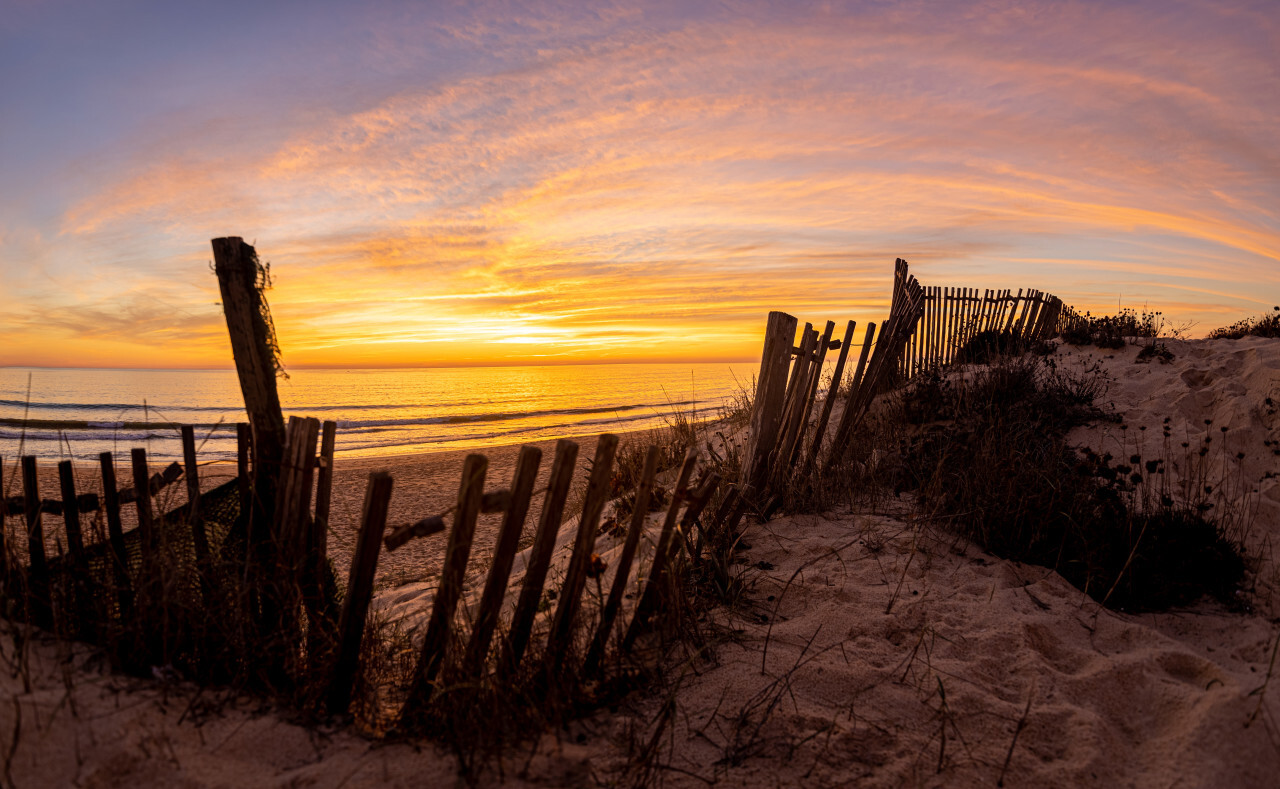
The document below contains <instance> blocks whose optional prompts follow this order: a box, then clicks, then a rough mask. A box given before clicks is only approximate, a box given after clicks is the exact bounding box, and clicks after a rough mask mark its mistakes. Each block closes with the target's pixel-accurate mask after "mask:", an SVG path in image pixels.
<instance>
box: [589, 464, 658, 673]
mask: <svg viewBox="0 0 1280 789" xmlns="http://www.w3.org/2000/svg"><path fill="white" fill-rule="evenodd" d="M659 454H660V453H659V450H658V448H657V447H654V446H651V447H649V451H648V452H647V453H646V454H645V457H644V470H643V471H642V472H641V474H640V486H639V487H637V488H636V492H635V501H634V504H633V507H632V510H631V526H630V528H629V529H628V530H627V540H626V542H625V543H623V545H622V552H621V553H620V554H619V555H618V561H617V567H616V568H614V574H613V585H612V586H611V587H610V588H609V599H608V600H607V601H606V602H605V605H604V609H603V610H602V611H601V613H600V624H599V625H598V626H597V627H596V635H595V638H593V639H592V640H591V648H590V649H589V650H588V651H587V659H586V661H584V663H583V667H582V673H583V675H584V676H586V677H588V678H591V677H595V676H597V674H598V673H599V670H600V665H601V661H602V660H603V658H604V651H605V647H606V646H607V645H608V642H609V633H610V631H611V630H612V629H613V624H614V622H615V621H616V620H617V617H618V610H619V609H620V608H621V607H622V596H623V595H624V594H626V591H627V581H628V580H629V579H630V578H631V563H632V562H634V561H635V557H636V550H637V549H638V548H639V547H640V535H641V533H642V532H643V531H644V524H645V521H646V520H647V519H648V515H649V500H650V498H652V495H653V481H654V478H655V477H656V476H657V474H658V455H659ZM619 635H621V634H619Z"/></svg>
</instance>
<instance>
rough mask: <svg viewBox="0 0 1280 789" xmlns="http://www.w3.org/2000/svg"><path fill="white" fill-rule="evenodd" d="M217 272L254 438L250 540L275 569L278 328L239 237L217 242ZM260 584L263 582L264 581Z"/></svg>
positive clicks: (280, 434) (261, 278)
mask: <svg viewBox="0 0 1280 789" xmlns="http://www.w3.org/2000/svg"><path fill="white" fill-rule="evenodd" d="M211 243H212V244H213V269H214V272H215V273H216V274H217V276H218V288H219V290H220V291H221V293H222V311H223V313H224V315H225V316H226V319H227V333H228V334H229V336H230V338H231V355H232V357H233V358H234V359H235V363H236V374H237V375H238V377H239V379H240V393H241V395H242V396H243V397H244V407H245V411H246V412H247V413H248V415H249V424H250V426H251V428H252V434H253V449H254V454H253V461H254V462H253V472H254V480H253V483H254V484H253V496H254V500H255V501H254V503H255V505H256V506H254V507H253V517H252V519H251V520H250V522H249V523H248V524H247V527H248V529H247V535H248V538H249V542H250V544H251V545H252V546H253V547H254V549H255V554H256V559H257V560H258V561H259V562H260V563H261V565H262V567H260V568H259V570H260V574H261V573H265V572H266V569H267V568H268V567H270V565H271V561H270V559H271V556H270V550H271V549H270V543H271V540H270V537H271V534H270V529H271V518H272V515H273V514H274V512H275V496H276V481H277V477H278V476H279V473H280V462H281V460H282V459H283V456H284V444H285V428H284V416H283V414H282V412H281V410H280V394H279V392H278V391H277V389H276V372H277V369H278V360H277V346H276V341H275V328H274V326H272V323H271V312H270V309H269V308H268V306H267V301H266V298H265V297H264V296H263V295H262V291H263V290H264V289H265V288H266V287H267V285H268V284H269V283H268V281H267V273H266V269H265V268H264V267H263V266H262V265H261V264H260V263H259V262H258V253H257V252H256V251H255V250H254V248H253V247H252V246H250V245H249V244H246V243H245V242H244V240H243V239H241V238H239V237H237V236H231V237H228V238H215V239H213V241H212V242H211ZM257 580H258V582H260V581H261V578H260V577H259V578H258V579H257Z"/></svg>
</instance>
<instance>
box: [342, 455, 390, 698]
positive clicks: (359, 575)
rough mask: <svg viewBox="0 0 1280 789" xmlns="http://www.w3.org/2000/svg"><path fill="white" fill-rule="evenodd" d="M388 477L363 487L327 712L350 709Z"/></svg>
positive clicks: (375, 476) (378, 474) (377, 476)
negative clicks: (358, 532)
mask: <svg viewBox="0 0 1280 789" xmlns="http://www.w3.org/2000/svg"><path fill="white" fill-rule="evenodd" d="M391 487H392V481H391V475H390V474H388V473H387V472H385V471H375V472H373V473H371V474H370V475H369V483H368V485H367V486H366V487H365V493H364V511H363V514H362V515H361V517H360V534H359V536H358V539H357V542H356V549H355V553H354V554H353V555H352V557H351V573H350V575H349V576H348V577H347V597H346V600H345V601H344V602H343V605H342V615H341V618H340V619H339V620H338V634H339V636H338V638H339V641H338V656H337V659H336V660H335V661H334V668H333V681H332V682H331V683H330V684H329V699H328V704H329V712H330V714H334V715H342V714H345V713H346V711H347V708H348V707H350V706H351V691H352V688H353V687H354V685H355V679H356V671H357V670H358V669H359V667H360V644H361V642H362V641H363V639H364V630H365V622H366V621H367V618H368V612H369V601H370V600H372V599H373V576H374V572H375V571H376V570H377V567H378V551H379V550H380V549H381V547H382V533H383V531H385V530H386V528H387V507H388V505H389V504H390V502H391Z"/></svg>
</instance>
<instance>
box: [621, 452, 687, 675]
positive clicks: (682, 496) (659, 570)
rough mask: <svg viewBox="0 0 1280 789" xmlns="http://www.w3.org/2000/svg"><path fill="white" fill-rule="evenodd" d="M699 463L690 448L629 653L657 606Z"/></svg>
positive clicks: (628, 638)
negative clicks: (660, 588) (674, 540)
mask: <svg viewBox="0 0 1280 789" xmlns="http://www.w3.org/2000/svg"><path fill="white" fill-rule="evenodd" d="M697 464H698V451H697V450H696V449H690V450H689V451H688V453H687V454H685V456H684V465H682V466H681V467H680V476H679V478H677V480H676V485H675V487H674V488H673V489H672V491H671V504H670V505H669V506H668V507H667V516H666V518H665V519H664V520H663V522H662V531H661V532H660V533H659V534H658V544H657V546H656V547H655V548H654V551H653V560H652V561H650V563H649V576H648V578H647V579H646V580H645V585H644V591H643V592H642V593H641V594H640V600H639V601H638V602H637V603H636V607H635V610H634V611H633V612H632V614H631V624H630V625H628V626H627V633H626V635H624V636H623V637H622V645H621V648H622V650H623V651H624V652H625V651H627V650H629V649H631V645H632V644H633V643H635V640H636V639H637V638H639V637H640V633H641V632H642V631H643V630H644V628H645V627H646V625H647V620H648V618H649V616H650V614H651V612H652V608H653V606H654V605H656V604H657V594H658V592H657V586H656V583H657V582H658V581H659V580H661V578H662V576H663V573H664V572H665V571H666V567H667V561H668V560H669V559H670V557H671V541H672V538H673V537H674V535H675V528H676V520H677V517H678V515H679V513H680V505H681V504H684V503H685V500H686V499H687V498H688V495H689V492H688V488H689V478H690V477H692V476H693V467H694V466H696V465H697Z"/></svg>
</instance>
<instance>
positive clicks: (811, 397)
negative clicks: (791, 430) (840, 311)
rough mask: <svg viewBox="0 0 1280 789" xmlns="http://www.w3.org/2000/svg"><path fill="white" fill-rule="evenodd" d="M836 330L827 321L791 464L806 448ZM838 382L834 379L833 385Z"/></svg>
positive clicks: (810, 381)
mask: <svg viewBox="0 0 1280 789" xmlns="http://www.w3.org/2000/svg"><path fill="white" fill-rule="evenodd" d="M835 330H836V324H835V321H827V325H826V327H825V328H824V329H823V332H822V340H821V344H820V346H819V350H818V358H817V360H816V361H815V362H814V366H813V370H812V371H811V372H810V373H809V391H808V394H807V395H806V396H805V403H804V409H803V410H802V411H801V413H800V429H799V431H798V432H797V434H796V441H795V445H794V447H793V448H792V450H791V460H790V462H791V463H793V464H794V463H795V461H796V457H797V456H798V455H799V454H800V449H801V448H802V447H803V446H804V439H805V435H806V434H807V432H808V429H809V417H810V415H811V414H812V413H813V406H814V402H815V401H816V400H817V398H818V386H819V385H820V384H821V382H822V381H821V379H822V367H823V365H824V364H826V361H827V348H828V346H829V345H830V343H831V335H832V334H833V333H834V332H835ZM835 383H836V382H835V380H834V379H833V380H832V384H833V385H834V384H835Z"/></svg>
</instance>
